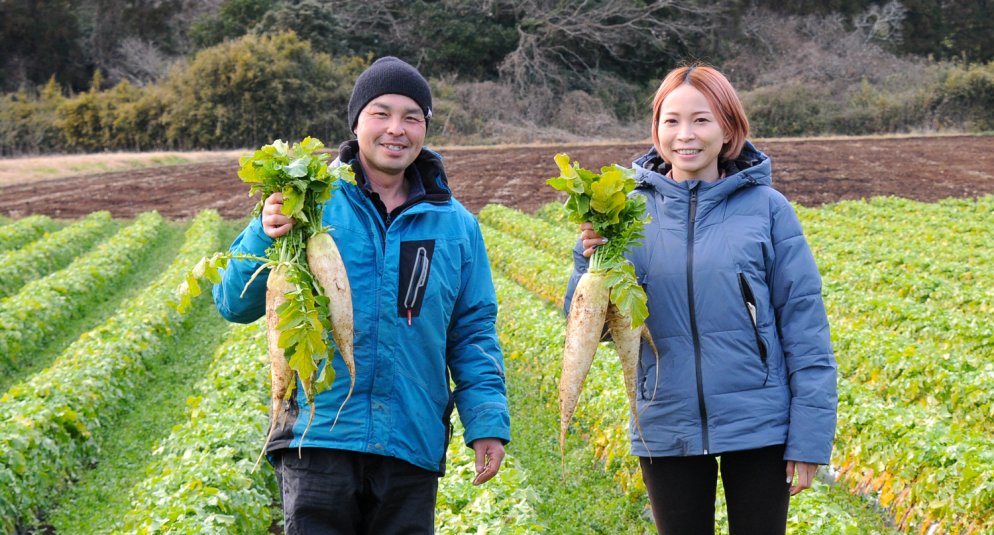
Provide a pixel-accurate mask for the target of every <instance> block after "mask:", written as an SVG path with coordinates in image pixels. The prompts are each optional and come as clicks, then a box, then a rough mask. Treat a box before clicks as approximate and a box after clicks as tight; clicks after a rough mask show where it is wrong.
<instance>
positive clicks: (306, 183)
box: [238, 137, 355, 236]
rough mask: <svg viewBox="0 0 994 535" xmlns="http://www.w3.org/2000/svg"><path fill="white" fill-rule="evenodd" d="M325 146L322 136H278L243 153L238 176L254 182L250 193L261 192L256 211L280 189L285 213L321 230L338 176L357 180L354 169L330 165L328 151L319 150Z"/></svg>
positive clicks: (256, 212)
mask: <svg viewBox="0 0 994 535" xmlns="http://www.w3.org/2000/svg"><path fill="white" fill-rule="evenodd" d="M322 148H324V143H322V142H321V141H320V140H318V139H315V138H312V137H306V138H304V139H303V141H301V142H299V143H295V144H294V145H293V146H287V144H286V142H284V141H283V140H280V139H277V140H276V141H274V142H273V143H272V144H270V145H266V146H264V147H262V148H261V149H259V150H257V151H255V152H253V153H252V154H248V155H245V156H242V157H241V158H240V159H239V164H240V165H241V168H240V169H239V170H238V178H240V179H242V181H243V182H246V183H248V184H251V185H252V187H251V188H250V189H249V196H254V195H255V194H256V193H261V196H260V199H259V202H258V204H256V206H255V208H254V209H253V211H252V214H253V215H259V214H260V213H261V212H262V204H263V202H264V201H265V200H266V198H268V197H269V196H270V195H272V194H273V193H276V192H280V193H282V194H283V207H282V212H283V215H285V216H287V217H290V218H292V219H294V220H295V221H297V222H299V223H302V224H304V225H306V226H307V229H308V230H309V232H308V234H307V235H308V236H310V235H311V234H314V233H317V232H319V231H320V226H321V214H320V206H321V204H323V203H324V202H326V201H327V200H328V199H330V198H331V194H332V192H333V191H334V186H333V185H332V184H333V183H334V182H335V181H336V180H339V179H341V180H345V181H346V182H350V183H353V184H354V183H355V176H354V175H353V173H352V169H351V168H350V167H349V166H347V165H340V166H337V167H335V168H334V169H332V170H329V169H328V163H327V160H328V154H327V153H319V152H317V151H318V150H319V149H322Z"/></svg>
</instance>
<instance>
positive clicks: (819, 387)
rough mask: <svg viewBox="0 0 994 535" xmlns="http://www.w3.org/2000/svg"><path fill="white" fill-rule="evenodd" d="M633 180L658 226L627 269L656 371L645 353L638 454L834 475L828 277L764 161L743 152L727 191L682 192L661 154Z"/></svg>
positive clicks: (643, 161) (750, 150) (731, 165)
mask: <svg viewBox="0 0 994 535" xmlns="http://www.w3.org/2000/svg"><path fill="white" fill-rule="evenodd" d="M635 170H636V179H637V180H638V181H639V184H640V185H639V187H638V188H637V189H636V190H635V191H634V192H633V194H635V195H644V196H645V198H646V206H647V208H646V209H647V211H648V213H649V215H650V216H651V217H652V222H651V223H649V224H648V225H647V226H646V229H645V240H644V241H643V244H642V246H641V247H636V248H635V249H634V250H633V251H631V253H630V255H629V258H630V259H631V260H632V262H633V263H634V265H635V270H636V274H637V276H638V280H639V283H640V284H641V285H642V286H643V287H644V288H645V291H646V294H647V295H648V298H649V319H648V320H647V322H646V324H647V325H648V327H649V330H650V332H651V333H652V338H653V340H654V341H655V345H656V347H657V348H658V349H659V361H658V364H657V361H656V358H655V356H654V355H653V354H652V352H651V351H650V350H649V348H648V346H647V344H645V343H643V347H642V352H641V366H640V369H639V371H638V381H639V383H638V385H639V388H638V392H637V397H638V400H637V406H638V411H639V415H640V418H639V423H640V424H641V426H642V430H643V431H644V434H645V436H644V438H645V442H644V443H643V441H642V440H641V438H639V436H638V433H637V431H636V430H635V429H634V428H633V429H632V430H631V435H632V451H633V453H634V454H636V455H640V456H649V455H653V456H685V455H703V454H720V453H724V452H730V451H737V450H747V449H755V448H761V447H765V446H773V445H779V444H786V452H785V459H786V460H791V461H802V462H810V463H817V464H828V462H829V458H830V456H831V451H832V442H833V439H834V436H835V425H836V404H837V401H838V400H837V392H836V363H835V357H834V352H833V350H832V343H831V340H830V337H829V325H828V318H827V315H826V313H825V306H824V303H823V300H822V295H821V290H822V286H821V277H820V275H819V273H818V268H817V266H816V265H815V260H814V257H813V255H812V253H811V249H810V248H809V247H808V243H807V240H806V239H805V238H804V233H803V232H802V230H801V224H800V222H799V221H798V218H797V215H796V214H795V212H794V209H793V207H791V205H790V203H788V202H787V200H786V199H785V198H784V196H783V195H781V194H780V193H779V192H777V191H776V190H775V189H773V188H772V187H771V183H772V182H771V176H770V160H769V158H768V157H767V156H766V155H765V154H763V153H762V152H760V151H758V150H756V149H755V148H754V147H753V146H752V145H751V144H749V143H746V146H745V148H744V149H743V150H742V154H741V156H740V157H739V158H738V159H737V160H736V161H734V162H728V163H727V164H726V165H725V168H724V171H725V178H723V179H721V180H718V181H716V182H702V181H698V180H687V181H682V182H677V181H674V180H672V179H670V178H668V177H667V176H666V172H667V171H668V170H669V166H668V165H667V164H665V163H664V162H663V161H662V160H661V159H660V158H659V156H658V154H656V152H655V149H653V150H652V151H650V152H649V153H648V154H646V155H645V156H643V157H642V158H640V159H639V160H637V161H636V162H635ZM574 259H575V264H576V269H575V271H574V274H573V277H572V279H571V281H570V287H569V289H568V297H571V295H572V291H573V289H574V287H575V283H576V281H577V280H578V279H579V277H580V274H581V273H583V272H584V271H586V267H587V259H586V258H585V257H583V255H582V248H578V249H577V250H575V251H574ZM566 306H567V310H568V307H569V303H568V302H567V305H566ZM619 380H620V378H619Z"/></svg>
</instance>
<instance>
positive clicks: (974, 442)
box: [0, 152, 994, 534]
mask: <svg viewBox="0 0 994 535" xmlns="http://www.w3.org/2000/svg"><path fill="white" fill-rule="evenodd" d="M549 154H552V153H551V152H549ZM549 159H550V163H551V156H549ZM584 163H586V162H584ZM550 175H551V171H550V172H548V173H542V174H540V175H539V176H536V177H535V181H536V182H541V183H544V180H545V179H546V178H548V176H550ZM457 196H458V192H457ZM797 209H798V213H799V215H800V218H801V221H802V223H803V225H804V227H805V231H806V234H807V235H808V239H809V242H810V243H811V245H812V248H813V250H814V253H815V256H816V259H817V260H818V263H819V267H820V269H821V272H822V275H823V278H824V295H825V298H826V304H827V306H828V310H829V317H830V320H831V325H832V339H833V342H834V344H835V349H836V355H837V359H838V362H839V393H840V407H839V429H838V433H837V440H836V446H835V451H834V454H833V460H832V467H831V469H829V470H824V471H823V472H822V473H821V474H820V477H819V480H818V482H817V484H816V486H815V487H814V489H812V490H809V491H806V492H804V493H802V494H801V495H800V496H798V497H796V498H795V499H793V500H792V503H791V513H790V520H789V523H790V524H789V530H790V532H791V533H814V534H865V533H878V534H896V533H899V532H903V533H929V534H933V533H960V534H968V533H972V534H986V533H994V471H992V470H991V466H994V431H992V429H994V428H992V425H991V422H992V421H994V390H992V389H991V385H994V359H992V358H991V357H992V355H994V323H992V322H991V321H990V320H989V318H990V317H991V315H992V313H994V267H992V266H994V252H992V248H991V245H990V244H991V243H992V242H994V196H984V197H979V198H973V199H945V200H941V201H938V202H931V203H925V202H918V201H912V200H906V199H899V198H895V197H875V198H872V199H871V200H868V201H843V202H838V203H832V204H826V205H823V206H819V207H805V206H801V205H798V206H797ZM478 217H479V220H480V222H481V225H482V226H483V229H484V237H485V239H486V241H487V246H488V251H489V255H490V262H491V264H492V267H493V268H494V275H495V279H496V284H497V291H498V298H499V301H500V316H499V320H498V321H499V323H498V330H499V334H500V338H501V343H502V345H503V348H504V352H505V359H506V365H507V377H508V389H509V392H508V394H509V400H510V402H511V409H512V433H513V442H512V443H511V444H510V445H509V446H508V450H507V451H508V457H507V459H506V461H505V465H504V467H503V468H502V470H501V472H500V473H499V474H498V476H497V477H496V478H495V479H494V480H493V481H491V482H490V483H488V484H486V485H483V486H481V487H473V486H472V485H471V480H472V477H473V459H472V452H471V450H469V449H467V448H465V447H464V446H463V445H462V441H461V439H460V438H459V437H453V440H452V441H451V447H450V449H449V455H448V470H447V474H446V475H445V477H444V478H443V479H442V480H441V485H440V490H439V498H438V513H437V525H438V531H439V532H440V533H563V534H573V533H610V534H616V533H636V534H637V533H652V532H654V531H653V527H652V523H651V515H650V514H649V513H648V509H647V503H648V501H647V498H646V496H645V490H644V487H643V486H642V484H641V479H640V476H639V474H638V472H637V467H638V465H637V462H635V459H634V458H632V457H631V456H629V455H628V432H627V428H628V417H629V410H628V401H627V398H626V394H625V389H624V383H623V381H622V373H621V369H620V366H619V365H618V364H617V358H616V356H615V355H614V354H613V348H610V347H609V346H608V345H607V344H602V345H601V347H600V348H599V349H598V353H597V355H596V357H595V359H594V364H593V367H592V369H591V371H590V375H589V376H588V378H587V384H586V387H585V388H584V391H583V393H582V395H581V396H580V400H579V406H578V409H577V411H576V414H575V415H574V418H573V423H572V424H571V426H570V429H569V433H568V434H567V436H566V447H565V452H566V456H565V476H564V471H563V470H564V468H563V464H562V463H563V460H562V459H561V458H560V450H559V433H558V430H559V406H558V384H559V370H560V368H561V363H560V359H561V356H562V348H563V343H564V332H565V319H564V316H563V313H562V311H561V306H562V297H563V296H562V294H563V291H564V288H565V284H566V279H567V277H568V276H569V270H570V267H571V261H572V260H571V251H572V247H573V245H574V242H575V239H576V235H577V232H576V228H575V225H574V224H572V223H568V222H566V221H565V219H564V217H563V215H562V211H561V207H560V205H559V204H558V203H551V204H546V205H543V206H542V207H541V208H539V209H538V210H537V211H536V212H534V213H526V212H522V211H518V210H515V209H513V208H510V207H508V206H504V205H501V204H490V205H487V206H486V207H485V208H483V209H482V210H480V211H479V215H478ZM243 225H244V220H238V221H235V220H228V219H223V218H222V217H221V216H220V215H219V214H218V213H217V212H216V211H213V210H202V211H200V212H198V213H197V215H196V216H195V217H193V218H191V219H185V220H177V221H172V220H168V219H164V218H163V217H161V216H160V215H159V214H157V213H154V212H145V213H142V214H140V215H138V216H136V217H129V218H121V217H117V216H114V217H112V216H111V215H110V214H108V213H104V212H99V211H97V212H94V213H91V214H89V215H85V216H80V217H78V218H73V219H52V218H49V217H47V216H37V215H35V216H25V217H5V218H3V219H0V533H33V532H38V533H66V534H87V533H159V532H166V531H169V532H171V533H250V534H254V533H260V534H262V533H267V532H270V533H281V532H282V530H281V528H280V522H281V520H280V512H279V509H278V506H277V504H278V498H277V491H276V487H275V481H274V478H273V474H272V471H271V469H270V467H269V466H268V465H267V464H266V463H263V465H262V467H261V468H260V469H259V470H258V471H256V472H252V471H251V468H252V464H253V463H254V461H255V459H256V456H257V454H258V452H259V449H260V447H261V445H262V441H263V440H264V437H265V432H266V429H267V428H268V419H267V414H266V411H267V407H268V404H269V388H268V386H269V385H268V381H269V374H268V370H267V368H266V366H267V364H266V358H267V357H266V347H265V346H266V343H265V336H264V329H265V326H264V324H262V323H261V322H257V323H255V324H252V325H247V326H242V325H231V324H228V323H226V322H225V321H224V320H222V319H221V318H220V317H219V316H218V315H217V313H216V312H215V311H214V310H213V307H212V305H211V303H210V300H209V299H198V300H195V301H194V302H193V305H192V307H191V310H190V311H189V312H188V313H187V314H185V315H182V316H181V315H179V314H178V313H177V312H176V311H175V310H174V309H173V307H172V306H171V303H170V301H171V300H172V299H173V298H174V294H173V292H174V289H175V288H176V287H177V286H178V285H179V284H180V283H181V281H182V280H183V277H184V276H185V274H186V270H188V269H189V268H190V267H192V265H193V264H194V263H195V262H196V260H197V259H199V258H200V257H202V256H205V255H208V254H210V253H212V252H214V251H219V250H224V249H225V248H226V247H227V245H228V244H229V243H230V242H231V240H232V239H233V238H234V236H235V234H236V233H237V231H238V230H239V229H240V228H241V227H242V226H243ZM456 432H457V433H458V432H459V428H458V425H457V426H456ZM722 523H723V521H722ZM725 532H727V528H725Z"/></svg>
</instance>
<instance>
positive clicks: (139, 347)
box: [0, 211, 221, 531]
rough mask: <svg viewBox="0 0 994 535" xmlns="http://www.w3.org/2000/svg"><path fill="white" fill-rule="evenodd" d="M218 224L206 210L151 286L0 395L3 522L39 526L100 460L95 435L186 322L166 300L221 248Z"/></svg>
mask: <svg viewBox="0 0 994 535" xmlns="http://www.w3.org/2000/svg"><path fill="white" fill-rule="evenodd" d="M156 217H157V216H156ZM140 219H141V218H140ZM145 220H146V221H150V222H154V221H156V220H157V219H156V218H155V217H149V218H145ZM137 225H138V223H136V226H137ZM220 225H221V219H220V217H219V216H218V215H217V214H216V212H207V211H205V212H203V213H202V214H201V215H200V216H198V218H197V219H196V220H195V221H194V222H193V223H192V224H191V226H190V228H189V229H188V231H187V241H186V243H185V244H184V246H183V248H182V249H181V250H180V252H179V254H178V255H177V256H176V258H175V260H174V262H173V264H172V266H171V267H170V268H169V269H168V270H167V271H166V272H165V273H163V274H162V276H161V277H160V278H159V279H158V280H157V281H156V282H155V283H154V284H152V285H151V286H150V287H149V288H148V289H147V291H146V292H144V293H143V294H142V295H140V296H139V297H137V298H136V299H135V300H134V301H132V302H130V303H128V304H127V306H125V307H123V308H122V310H120V312H119V313H118V314H116V315H115V316H114V317H112V318H111V319H109V320H108V321H106V322H105V323H104V324H102V325H101V326H100V327H98V328H96V329H94V330H93V331H90V332H89V333H87V334H85V335H83V336H81V337H80V338H79V340H78V341H77V342H76V343H74V344H73V345H72V346H70V347H69V348H67V349H66V351H65V352H64V353H63V354H62V355H61V356H60V357H59V358H58V359H57V360H56V361H55V363H54V364H53V365H52V366H51V367H50V368H47V369H45V370H44V371H42V372H40V373H38V374H35V375H34V376H32V377H31V378H30V379H29V380H28V381H25V382H23V383H20V384H17V385H15V386H13V387H12V388H11V389H10V390H9V391H7V393H6V394H4V395H3V396H2V397H0V446H2V447H3V449H4V450H5V451H7V455H6V456H5V457H4V458H0V528H3V529H4V530H6V531H12V530H14V529H15V527H16V526H22V527H27V526H31V525H34V524H36V523H37V521H38V515H39V514H41V513H42V512H43V511H44V510H45V509H46V508H47V507H48V506H49V505H50V504H51V503H52V502H53V500H54V499H55V497H56V494H57V491H59V490H60V489H61V488H63V487H64V486H65V485H66V484H67V482H68V481H69V480H70V479H72V478H74V477H75V476H76V474H77V473H78V472H79V470H80V467H81V466H83V465H84V464H85V463H88V462H92V461H93V460H96V459H99V456H100V450H99V444H98V442H97V440H96V439H95V437H94V435H95V434H99V433H106V432H112V430H111V429H108V428H107V426H108V424H109V422H110V421H112V420H113V419H114V418H115V417H116V415H117V414H119V413H120V411H122V410H127V409H130V406H129V405H128V402H129V400H131V399H133V398H134V396H135V394H136V389H138V388H141V387H142V385H144V384H145V381H146V379H147V373H148V372H147V368H146V364H145V361H146V360H148V359H151V358H153V357H154V356H155V355H157V354H159V353H160V352H161V351H162V350H163V348H164V347H165V346H166V345H167V342H168V340H169V339H170V338H172V337H173V336H176V335H177V334H178V332H177V331H178V330H179V329H181V328H182V326H183V324H182V322H181V321H180V319H181V318H180V317H179V314H178V313H177V312H176V311H175V310H173V309H172V308H171V307H170V306H169V304H168V301H169V300H170V298H171V297H172V292H173V289H174V288H175V287H176V286H177V285H178V284H179V282H180V281H181V280H182V279H183V277H184V276H185V273H186V270H187V269H188V268H189V266H190V265H192V264H193V263H195V262H196V260H197V259H199V258H200V257H201V256H204V255H207V254H209V253H211V252H213V251H215V250H217V249H218V248H219V246H220V243H219V236H218V232H219V228H220ZM120 235H121V233H119V234H118V236H120Z"/></svg>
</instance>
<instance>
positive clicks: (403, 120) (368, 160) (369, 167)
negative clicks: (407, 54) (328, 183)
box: [355, 94, 426, 177]
mask: <svg viewBox="0 0 994 535" xmlns="http://www.w3.org/2000/svg"><path fill="white" fill-rule="evenodd" d="M425 129H426V124H425V116H424V112H422V111H421V107H420V106H418V103H417V102H415V101H414V99H412V98H410V97H406V96H404V95H397V94H388V95H380V96H378V97H376V98H374V99H373V100H371V101H370V102H369V104H366V107H365V108H363V109H362V111H361V112H359V119H358V121H357V122H356V129H355V133H356V137H357V138H358V139H359V159H360V161H361V162H362V165H363V167H364V168H365V169H366V171H367V172H373V173H382V174H386V175H388V176H394V177H395V176H397V175H400V176H403V174H404V170H405V169H407V166H409V165H411V162H413V161H414V159H415V158H417V157H418V154H420V153H421V147H422V145H424V141H425Z"/></svg>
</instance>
